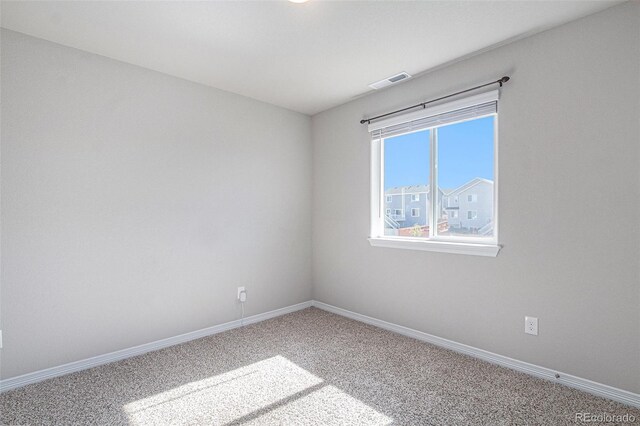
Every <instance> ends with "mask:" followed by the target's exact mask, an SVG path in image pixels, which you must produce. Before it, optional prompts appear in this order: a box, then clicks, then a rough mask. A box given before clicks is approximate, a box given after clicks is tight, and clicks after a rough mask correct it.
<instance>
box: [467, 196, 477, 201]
mask: <svg viewBox="0 0 640 426" xmlns="http://www.w3.org/2000/svg"><path fill="white" fill-rule="evenodd" d="M477 202H478V194H468V195H467V203H477Z"/></svg>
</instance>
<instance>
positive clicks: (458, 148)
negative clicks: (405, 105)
mask: <svg viewBox="0 0 640 426" xmlns="http://www.w3.org/2000/svg"><path fill="white" fill-rule="evenodd" d="M498 94H499V92H498V90H494V91H491V92H486V93H482V94H480V95H475V96H470V97H468V98H465V99H459V100H456V101H452V102H449V103H447V104H441V105H436V106H434V107H430V108H425V109H422V110H419V111H415V112H412V113H408V114H404V115H401V116H395V117H391V118H387V119H384V120H381V121H379V122H373V123H371V124H369V131H370V132H371V138H372V150H371V170H372V174H371V176H372V180H371V200H372V201H371V235H370V239H369V240H370V242H371V244H372V245H374V246H385V247H398V248H412V249H418V250H428V251H446V252H451V253H464V254H480V255H487V256H495V255H497V253H498V251H499V249H500V247H499V246H498V244H497V242H498V233H497V230H498V227H497V197H496V194H497V182H496V179H495V176H496V164H497V161H496V153H497V120H498ZM390 189H393V190H394V193H397V194H399V195H402V197H400V198H399V200H400V202H401V203H402V206H401V209H396V210H395V211H394V212H395V216H398V217H399V216H402V217H404V214H403V212H404V211H405V209H406V211H407V212H409V211H410V212H411V217H412V218H416V219H417V220H414V219H412V220H402V221H397V220H394V221H390V220H384V218H381V217H380V212H381V211H383V210H382V209H381V204H380V203H381V201H380V200H381V199H382V197H383V196H384V192H385V191H387V190H390ZM396 191H397V192H396ZM405 193H407V194H409V193H410V197H406V198H405V196H404V194H405ZM420 193H422V194H424V196H425V197H426V198H425V199H423V200H422V202H423V204H422V206H423V207H425V212H424V214H423V215H421V214H420V213H421V212H420V209H419V208H411V209H410V210H409V209H407V208H408V207H409V206H405V202H407V201H408V202H415V201H420V198H421V197H420ZM445 194H447V195H445ZM460 196H462V197H463V198H462V200H463V201H466V202H468V203H474V205H473V210H467V211H466V214H465V213H464V212H463V213H462V214H459V213H458V210H457V209H451V210H447V209H446V208H447V207H454V206H455V207H457V206H458V201H459V197H460ZM387 200H388V198H387ZM424 203H426V206H425V204H424ZM461 207H463V208H464V206H461ZM461 216H462V217H461ZM453 219H455V220H453ZM452 220H453V221H452ZM450 221H452V223H450ZM416 229H419V230H420V232H417V231H416Z"/></svg>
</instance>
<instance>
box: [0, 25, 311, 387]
mask: <svg viewBox="0 0 640 426" xmlns="http://www.w3.org/2000/svg"><path fill="white" fill-rule="evenodd" d="M1 124H2V152H1V154H2V188H1V189H2V276H1V278H2V286H1V289H0V290H1V296H2V298H1V318H0V321H1V322H0V324H1V326H2V330H3V334H4V348H3V349H2V351H0V352H1V353H2V359H1V361H2V362H1V364H2V366H1V372H0V375H1V377H2V378H9V377H13V376H16V375H19V374H22V373H27V372H31V371H34V370H39V369H43V368H46V367H51V366H56V365H60V364H63V363H66V362H70V361H74V360H79V359H84V358H87V357H90V356H94V355H99V354H104V353H107V352H110V351H114V350H118V349H122V348H128V347H131V346H135V345H139V344H142V343H146V342H150V341H154V340H157V339H161V338H165V337H170V336H175V335H177V334H180V333H184V332H189V331H193V330H197V329H200V328H203V327H207V326H211V325H214V324H219V323H223V322H226V321H230V320H234V319H237V318H239V317H240V311H239V305H237V304H236V302H235V299H236V287H237V286H239V285H244V286H246V287H247V290H248V301H247V304H246V313H247V315H252V314H257V313H260V312H265V311H269V310H272V309H276V308H280V307H284V306H288V305H291V304H294V303H297V302H302V301H306V300H309V298H310V296H311V288H310V285H311V268H310V263H311V235H310V233H311V212H310V206H311V196H310V191H309V189H310V187H311V181H310V179H311V172H310V168H311V136H310V119H309V117H307V116H304V115H302V114H298V113H294V112H291V111H287V110H284V109H281V108H277V107H274V106H270V105H267V104H264V103H260V102H257V101H254V100H251V99H247V98H243V97H241V96H237V95H233V94H230V93H227V92H223V91H219V90H215V89H212V88H208V87H205V86H201V85H198V84H194V83H190V82H187V81H184V80H180V79H177V78H173V77H169V76H166V75H163V74H160V73H156V72H152V71H149V70H145V69H142V68H138V67H135V66H132V65H128V64H124V63H120V62H116V61H113V60H110V59H107V58H104V57H100V56H97V55H93V54H88V53H83V52H81V51H78V50H74V49H70V48H67V47H63V46H60V45H56V44H53V43H49V42H46V41H42V40H38V39H34V38H31V37H27V36H24V35H21V34H18V33H15V32H11V31H5V30H3V31H2V122H1ZM238 212H246V214H244V215H242V216H241V217H242V220H238V217H239V216H238Z"/></svg>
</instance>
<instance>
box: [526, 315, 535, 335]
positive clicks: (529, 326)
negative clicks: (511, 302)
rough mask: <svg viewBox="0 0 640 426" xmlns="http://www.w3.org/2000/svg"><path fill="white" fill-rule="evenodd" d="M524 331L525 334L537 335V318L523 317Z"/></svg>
mask: <svg viewBox="0 0 640 426" xmlns="http://www.w3.org/2000/svg"><path fill="white" fill-rule="evenodd" d="M524 332H525V333H527V334H533V335H534V336H537V335H538V318H536V317H524Z"/></svg>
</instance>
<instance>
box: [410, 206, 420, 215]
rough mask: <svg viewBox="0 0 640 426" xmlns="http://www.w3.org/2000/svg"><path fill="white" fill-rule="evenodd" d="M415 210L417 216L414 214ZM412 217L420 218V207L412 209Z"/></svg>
mask: <svg viewBox="0 0 640 426" xmlns="http://www.w3.org/2000/svg"><path fill="white" fill-rule="evenodd" d="M414 210H415V211H416V212H417V214H413V212H414ZM411 217H420V208H419V207H412V208H411Z"/></svg>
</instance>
